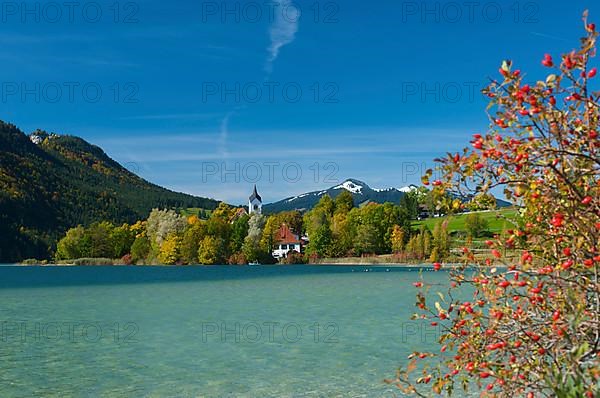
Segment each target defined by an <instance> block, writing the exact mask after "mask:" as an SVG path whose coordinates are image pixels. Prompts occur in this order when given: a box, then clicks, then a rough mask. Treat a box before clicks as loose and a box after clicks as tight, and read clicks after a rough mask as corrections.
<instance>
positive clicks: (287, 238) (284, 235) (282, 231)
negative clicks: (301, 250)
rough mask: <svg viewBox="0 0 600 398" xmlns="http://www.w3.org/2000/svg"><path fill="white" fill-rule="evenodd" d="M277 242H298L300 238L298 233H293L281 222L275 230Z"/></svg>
mask: <svg viewBox="0 0 600 398" xmlns="http://www.w3.org/2000/svg"><path fill="white" fill-rule="evenodd" d="M277 243H279V244H284V245H285V244H287V245H289V244H300V243H301V242H300V239H299V238H298V235H295V234H294V233H293V232H292V231H291V230H290V229H289V228H288V226H287V225H285V224H282V225H281V227H279V231H277Z"/></svg>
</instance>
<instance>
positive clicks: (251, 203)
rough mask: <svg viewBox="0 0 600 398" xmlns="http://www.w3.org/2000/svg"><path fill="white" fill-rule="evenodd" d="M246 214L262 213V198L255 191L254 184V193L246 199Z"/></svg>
mask: <svg viewBox="0 0 600 398" xmlns="http://www.w3.org/2000/svg"><path fill="white" fill-rule="evenodd" d="M248 213H250V214H252V213H258V214H261V213H262V198H261V197H260V195H259V194H258V191H257V190H256V184H254V191H253V192H252V195H250V197H249V198H248Z"/></svg>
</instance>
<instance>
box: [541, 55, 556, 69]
mask: <svg viewBox="0 0 600 398" xmlns="http://www.w3.org/2000/svg"><path fill="white" fill-rule="evenodd" d="M542 65H544V66H546V67H548V68H551V67H552V66H554V62H552V56H551V55H550V54H545V55H544V59H543V60H542Z"/></svg>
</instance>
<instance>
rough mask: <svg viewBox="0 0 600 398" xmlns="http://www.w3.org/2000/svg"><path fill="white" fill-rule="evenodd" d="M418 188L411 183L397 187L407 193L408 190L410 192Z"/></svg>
mask: <svg viewBox="0 0 600 398" xmlns="http://www.w3.org/2000/svg"><path fill="white" fill-rule="evenodd" d="M418 188H419V187H417V186H416V185H412V184H411V185H407V186H405V187H402V188H398V191H400V192H404V193H408V192H412V191H414V190H415V189H418Z"/></svg>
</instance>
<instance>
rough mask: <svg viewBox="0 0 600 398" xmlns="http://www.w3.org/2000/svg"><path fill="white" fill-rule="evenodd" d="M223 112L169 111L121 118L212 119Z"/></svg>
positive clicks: (122, 118)
mask: <svg viewBox="0 0 600 398" xmlns="http://www.w3.org/2000/svg"><path fill="white" fill-rule="evenodd" d="M221 115H222V113H168V114H155V115H138V116H124V117H121V118H119V119H120V120H190V119H194V120H197V119H201V120H210V119H214V118H217V117H219V116H221Z"/></svg>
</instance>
